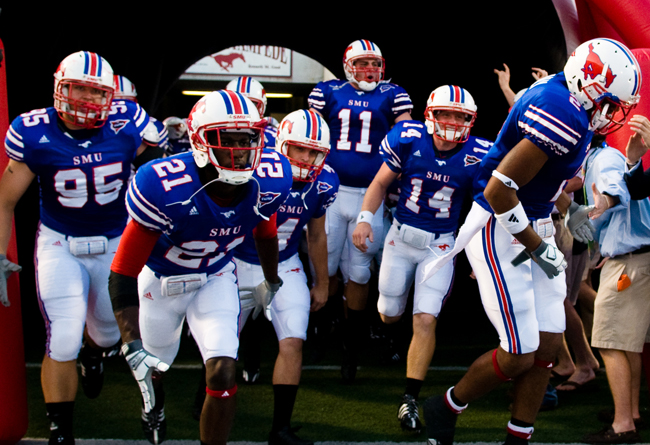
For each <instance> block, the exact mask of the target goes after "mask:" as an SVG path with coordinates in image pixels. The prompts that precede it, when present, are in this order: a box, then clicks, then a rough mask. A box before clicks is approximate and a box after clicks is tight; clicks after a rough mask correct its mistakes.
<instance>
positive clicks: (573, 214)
mask: <svg viewBox="0 0 650 445" xmlns="http://www.w3.org/2000/svg"><path fill="white" fill-rule="evenodd" d="M594 208H595V206H581V205H580V204H578V203H576V202H575V201H571V205H570V206H569V209H568V210H567V212H566V217H565V218H564V227H566V228H568V229H569V231H570V232H571V235H573V237H574V238H575V239H577V240H578V241H580V242H581V243H585V244H587V243H588V242H589V241H593V240H594V233H596V229H595V228H594V226H593V224H591V221H589V212H591V211H592V210H593V209H594Z"/></svg>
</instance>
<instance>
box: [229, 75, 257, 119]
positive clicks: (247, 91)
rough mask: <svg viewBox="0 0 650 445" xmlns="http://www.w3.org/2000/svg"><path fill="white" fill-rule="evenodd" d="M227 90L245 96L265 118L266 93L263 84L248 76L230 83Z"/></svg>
mask: <svg viewBox="0 0 650 445" xmlns="http://www.w3.org/2000/svg"><path fill="white" fill-rule="evenodd" d="M226 89H227V90H230V91H237V92H238V93H241V94H242V95H243V96H245V97H247V98H249V99H250V100H251V101H252V102H253V103H254V104H255V106H256V107H257V111H259V112H260V116H264V111H266V91H265V90H264V87H263V86H262V84H261V83H259V82H258V81H257V80H255V79H253V78H252V77H248V76H240V77H238V78H236V79H233V80H231V81H230V82H228V85H226Z"/></svg>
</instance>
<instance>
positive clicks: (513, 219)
mask: <svg viewBox="0 0 650 445" xmlns="http://www.w3.org/2000/svg"><path fill="white" fill-rule="evenodd" d="M508 222H511V223H515V224H517V223H518V222H519V220H518V219H517V217H516V216H515V214H514V213H513V214H512V215H510V218H508Z"/></svg>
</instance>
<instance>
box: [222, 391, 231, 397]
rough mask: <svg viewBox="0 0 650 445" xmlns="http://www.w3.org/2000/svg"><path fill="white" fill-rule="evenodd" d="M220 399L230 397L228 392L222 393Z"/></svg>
mask: <svg viewBox="0 0 650 445" xmlns="http://www.w3.org/2000/svg"><path fill="white" fill-rule="evenodd" d="M221 397H230V393H229V392H228V391H224V392H223V394H221Z"/></svg>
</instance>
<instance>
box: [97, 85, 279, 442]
mask: <svg viewBox="0 0 650 445" xmlns="http://www.w3.org/2000/svg"><path fill="white" fill-rule="evenodd" d="M188 131H189V136H190V141H191V144H192V152H191V153H189V152H187V153H181V154H178V155H176V156H172V157H170V158H163V159H160V160H157V161H153V162H150V163H148V164H146V165H145V166H143V168H141V169H140V170H139V171H138V173H137V174H136V176H135V178H134V179H133V180H132V181H131V184H130V186H129V190H128V193H127V198H126V200H127V201H126V202H127V208H128V211H129V215H130V216H131V217H132V220H131V221H130V222H129V224H128V225H127V227H126V229H125V231H124V235H123V238H122V242H121V243H120V245H119V248H118V250H117V253H116V256H115V260H114V261H113V264H112V266H111V275H110V279H109V290H110V294H111V301H112V303H113V310H114V312H115V317H116V319H117V321H118V324H119V326H120V332H121V334H122V340H123V342H124V344H123V345H122V352H123V353H124V356H125V357H126V359H127V361H128V363H129V365H130V366H131V369H132V372H133V375H134V377H135V378H136V380H137V381H138V384H139V385H140V389H141V391H142V396H143V402H144V406H143V408H142V427H143V430H144V432H145V435H146V437H147V439H148V440H149V441H150V442H152V443H155V444H156V443H161V442H162V441H163V440H164V439H165V433H166V419H165V411H164V392H163V387H162V380H161V378H162V373H163V372H164V371H166V370H167V368H168V367H169V364H171V363H172V362H173V360H174V358H175V357H176V353H177V352H178V347H179V344H180V336H181V330H182V326H183V320H184V319H185V318H187V323H188V325H189V327H190V330H191V332H192V335H193V337H194V339H195V341H196V342H197V345H198V346H199V350H200V352H201V355H202V357H203V361H204V363H205V366H206V374H207V375H206V382H207V388H206V393H207V395H206V397H205V402H204V405H203V410H202V413H201V421H200V437H201V441H202V442H203V443H206V444H225V443H226V440H227V439H228V434H229V432H230V428H231V426H232V421H233V418H234V415H235V394H236V392H237V385H236V384H235V359H236V358H237V349H238V346H239V342H238V326H239V314H240V306H239V294H238V290H237V276H236V274H235V263H234V262H233V261H232V257H233V249H234V248H235V247H236V246H237V245H239V244H241V243H242V242H243V241H244V237H245V236H246V234H247V233H248V232H250V231H252V230H253V229H254V228H256V231H255V238H256V242H257V245H258V247H259V251H258V252H259V255H260V259H259V261H260V264H262V267H263V270H264V281H263V282H262V284H261V286H262V288H261V289H260V292H258V296H259V297H260V298H266V299H269V300H270V298H271V297H272V296H273V294H274V293H275V292H277V290H278V289H279V287H280V285H281V284H282V283H281V281H280V278H279V277H278V274H277V270H278V268H277V266H278V263H277V261H278V247H277V246H278V242H277V236H276V234H277V227H276V223H275V216H274V214H275V212H276V211H277V209H278V208H279V207H280V204H282V202H284V200H285V199H286V197H287V195H288V194H289V190H290V189H291V182H292V181H291V174H290V171H291V166H290V164H289V161H288V160H287V159H286V158H285V157H284V156H281V155H280V154H278V153H277V152H275V151H272V150H270V151H262V146H263V143H262V131H263V128H262V124H261V120H260V117H259V113H258V111H257V109H256V108H255V106H254V105H253V103H252V102H251V101H250V100H248V99H246V98H245V97H243V96H242V95H240V94H238V93H235V92H232V91H224V90H222V91H215V92H212V93H210V94H208V95H207V96H205V97H203V98H201V99H200V100H199V101H198V102H197V103H196V105H195V106H194V108H193V109H192V111H191V112H190V116H189V118H188ZM258 167H259V168H258ZM138 320H139V323H138Z"/></svg>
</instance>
